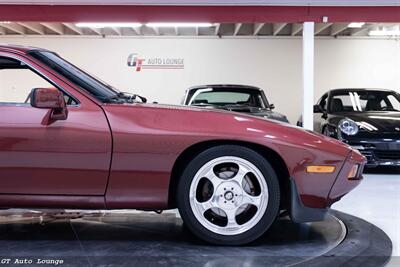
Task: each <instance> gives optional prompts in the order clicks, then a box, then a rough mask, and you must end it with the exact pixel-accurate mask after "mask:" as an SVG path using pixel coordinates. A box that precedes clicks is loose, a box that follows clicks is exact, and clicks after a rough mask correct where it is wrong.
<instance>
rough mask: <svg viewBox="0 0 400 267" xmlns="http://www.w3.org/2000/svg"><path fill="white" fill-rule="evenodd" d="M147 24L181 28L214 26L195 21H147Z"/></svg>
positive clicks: (158, 26) (156, 26) (157, 26)
mask: <svg viewBox="0 0 400 267" xmlns="http://www.w3.org/2000/svg"><path fill="white" fill-rule="evenodd" d="M146 26H148V27H155V28H175V27H181V28H196V27H198V28H207V27H212V26H213V24H212V23H203V22H200V23H195V22H152V23H146Z"/></svg>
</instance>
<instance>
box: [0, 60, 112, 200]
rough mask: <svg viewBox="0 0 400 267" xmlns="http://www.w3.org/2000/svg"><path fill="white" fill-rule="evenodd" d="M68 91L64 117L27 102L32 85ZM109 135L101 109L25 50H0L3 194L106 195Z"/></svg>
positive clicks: (0, 173) (0, 176) (0, 181)
mask: <svg viewBox="0 0 400 267" xmlns="http://www.w3.org/2000/svg"><path fill="white" fill-rule="evenodd" d="M38 87H40V88H43V87H55V88H57V89H58V90H61V91H63V92H64V95H65V99H66V102H67V108H68V112H69V113H68V118H67V119H66V120H56V121H52V122H51V123H46V116H48V114H49V112H50V110H48V109H39V108H34V107H32V106H31V105H30V104H29V93H30V91H31V89H33V88H38ZM110 160H111V134H110V129H109V126H108V123H107V120H106V117H105V115H104V112H103V110H102V109H101V107H100V106H98V105H97V104H96V103H94V102H93V101H91V100H90V99H88V98H86V97H85V96H84V95H83V94H81V93H80V92H79V91H78V90H75V89H74V87H73V85H70V84H67V83H66V81H64V80H62V79H61V78H59V77H57V76H56V75H54V74H53V73H52V72H51V71H49V70H47V69H46V68H44V67H42V66H41V65H40V64H38V63H35V61H33V60H30V59H29V58H28V57H25V56H23V55H17V54H13V53H5V52H0V194H24V195H80V196H87V195H90V196H95V195H104V194H105V190H106V186H107V180H108V176H109V167H110Z"/></svg>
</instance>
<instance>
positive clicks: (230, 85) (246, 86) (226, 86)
mask: <svg viewBox="0 0 400 267" xmlns="http://www.w3.org/2000/svg"><path fill="white" fill-rule="evenodd" d="M203 88H218V89H222V88H226V89H246V90H257V91H262V90H261V89H260V88H258V87H255V86H251V85H243V84H207V85H198V86H193V87H190V88H189V89H188V90H197V89H203Z"/></svg>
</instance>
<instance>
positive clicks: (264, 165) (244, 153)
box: [177, 145, 280, 245]
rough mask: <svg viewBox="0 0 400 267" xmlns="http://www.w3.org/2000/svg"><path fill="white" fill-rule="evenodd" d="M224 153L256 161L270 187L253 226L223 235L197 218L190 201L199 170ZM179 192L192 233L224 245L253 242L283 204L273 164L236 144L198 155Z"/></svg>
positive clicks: (182, 209) (274, 217)
mask: <svg viewBox="0 0 400 267" xmlns="http://www.w3.org/2000/svg"><path fill="white" fill-rule="evenodd" d="M223 156H234V157H239V158H243V159H245V160H247V161H249V162H251V163H252V164H254V165H255V166H256V167H257V168H258V169H259V170H260V171H261V173H262V174H263V176H264V179H265V180H266V183H267V187H268V198H269V199H268V204H267V207H266V210H265V213H264V215H263V216H262V217H261V219H260V221H259V222H258V223H257V224H256V225H255V226H254V227H253V228H251V229H249V230H247V231H246V232H243V233H240V234H237V235H221V234H217V233H214V232H212V231H210V230H208V229H207V228H206V227H204V226H203V225H202V224H201V223H200V222H199V221H198V220H197V219H196V217H195V215H194V213H193V211H192V208H191V205H190V200H189V192H190V186H191V183H192V181H193V179H194V177H195V175H196V173H197V172H198V170H199V169H200V168H201V167H202V166H203V165H204V164H206V163H207V162H209V161H210V160H213V159H215V158H218V157H223ZM177 194H178V196H177V200H178V201H177V202H178V209H179V212H180V214H181V217H182V219H183V221H184V222H185V224H186V225H187V227H188V228H189V229H190V230H191V232H192V233H193V234H195V235H196V236H197V237H199V238H200V239H203V240H204V241H207V242H210V243H213V244H221V245H240V244H246V243H249V242H251V241H254V240H255V239H257V238H258V237H260V236H261V235H262V234H264V233H265V232H266V231H267V230H268V228H269V227H270V226H271V224H272V223H273V222H274V221H275V219H276V217H277V214H278V212H279V206H280V188H279V181H278V177H277V176H276V173H275V171H274V169H273V168H272V166H271V165H270V164H269V162H268V161H267V160H266V159H265V158H264V157H263V156H261V155H260V154H259V153H257V152H255V151H253V150H251V149H249V148H246V147H242V146H237V145H223V146H218V147H213V148H210V149H207V150H205V151H203V152H202V153H200V154H199V155H197V156H196V157H195V158H194V159H193V160H192V161H191V162H190V163H189V164H188V165H187V167H186V168H185V170H184V171H183V173H182V176H181V177H180V181H179V183H178V190H177Z"/></svg>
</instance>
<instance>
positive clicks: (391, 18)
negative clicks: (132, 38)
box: [0, 5, 400, 23]
mask: <svg viewBox="0 0 400 267" xmlns="http://www.w3.org/2000/svg"><path fill="white" fill-rule="evenodd" d="M323 16H327V17H328V18H329V21H330V22H352V21H356V22H358V21H362V22H400V6H396V7H385V6H380V7H315V6H312V7H306V6H289V7H288V6H93V5H86V6H84V5H81V6H79V5H55V6H51V5H0V20H2V21H38V22H143V23H145V22H182V21H185V22H215V23H217V22H225V23H229V22H232V23H233V22H243V23H246V22H248V23H251V22H303V21H315V22H321V21H322V17H323Z"/></svg>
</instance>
